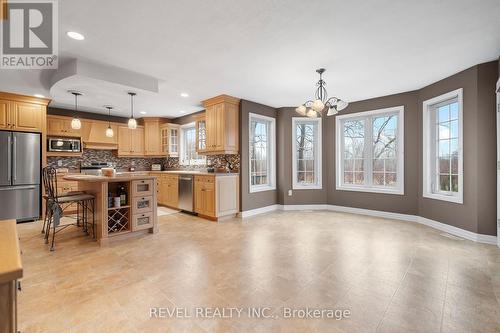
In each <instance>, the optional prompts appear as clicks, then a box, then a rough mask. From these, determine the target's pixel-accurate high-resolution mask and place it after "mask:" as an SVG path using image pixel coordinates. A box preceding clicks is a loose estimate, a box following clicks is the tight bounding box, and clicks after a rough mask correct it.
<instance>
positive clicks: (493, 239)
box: [240, 204, 497, 245]
mask: <svg viewBox="0 0 500 333" xmlns="http://www.w3.org/2000/svg"><path fill="white" fill-rule="evenodd" d="M275 210H285V211H292V210H295V211H296V210H330V211H334V212H342V213H350V214H359V215H368V216H374V217H382V218H386V219H393V220H400V221H407V222H415V223H419V224H423V225H426V226H428V227H431V228H434V229H437V230H441V231H444V232H446V233H449V234H451V235H454V236H458V237H461V238H464V239H468V240H471V241H474V242H478V243H485V244H492V245H497V236H490V235H483V234H477V233H475V232H471V231H468V230H464V229H460V228H457V227H454V226H451V225H449V224H446V223H441V222H437V221H434V220H431V219H428V218H425V217H422V216H417V215H409V214H399V213H391V212H383V211H379V210H371V209H363V208H354V207H346V206H335V205H328V204H317V205H271V206H267V207H262V208H257V209H252V210H247V211H244V212H241V213H240V216H241V217H242V218H246V217H250V216H254V215H258V214H263V213H269V212H272V211H275Z"/></svg>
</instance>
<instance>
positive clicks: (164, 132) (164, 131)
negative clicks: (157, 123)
mask: <svg viewBox="0 0 500 333" xmlns="http://www.w3.org/2000/svg"><path fill="white" fill-rule="evenodd" d="M179 128H180V126H179V125H177V124H170V123H169V124H163V125H161V151H162V155H164V156H165V155H167V156H170V157H178V156H179V140H180V138H179Z"/></svg>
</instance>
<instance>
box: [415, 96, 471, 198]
mask: <svg viewBox="0 0 500 333" xmlns="http://www.w3.org/2000/svg"><path fill="white" fill-rule="evenodd" d="M452 99H457V102H458V192H457V193H456V194H454V193H455V192H452V191H449V192H443V191H441V190H435V189H434V188H435V186H436V180H437V175H438V174H439V172H438V170H437V167H438V166H436V165H435V160H436V159H437V153H436V148H432V146H431V144H433V143H434V141H435V140H434V139H435V137H436V134H437V131H436V129H435V128H434V127H435V126H434V125H435V124H434V123H433V124H431V121H432V120H433V119H435V115H434V113H435V110H436V106H437V105H438V104H443V103H445V102H447V101H450V100H452ZM422 111H423V112H422V113H423V117H422V120H423V126H422V148H423V149H422V155H423V156H422V157H423V158H422V196H423V197H424V198H429V199H434V200H441V201H448V202H453V203H457V204H463V203H464V180H463V178H464V169H463V163H464V156H463V155H464V153H463V88H459V89H456V90H453V91H450V92H448V93H445V94H442V95H439V96H436V97H433V98H431V99H428V100H425V101H424V102H423V103H422ZM450 186H451V184H450Z"/></svg>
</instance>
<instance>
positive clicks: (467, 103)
mask: <svg viewBox="0 0 500 333" xmlns="http://www.w3.org/2000/svg"><path fill="white" fill-rule="evenodd" d="M459 88H463V131H464V138H463V154H464V169H463V170H464V202H463V204H456V203H451V202H445V201H440V200H433V199H428V198H423V197H422V196H421V195H422V170H420V172H419V212H420V214H419V215H420V216H422V217H426V218H429V219H432V220H435V221H439V222H442V223H446V224H450V225H453V226H455V227H458V228H462V229H466V230H469V231H472V232H477V198H478V192H477V186H476V182H477V178H476V175H477V158H478V153H477V141H476V139H477V131H478V123H477V66H474V67H471V68H469V69H467V70H465V71H462V72H460V73H458V74H455V75H453V76H450V77H448V78H446V79H443V80H441V81H438V82H436V83H434V84H431V85H430V86H427V87H425V88H423V89H421V90H420V91H419V100H418V106H419V108H420V112H419V120H418V127H419V131H418V139H419V150H418V155H419V157H420V158H419V166H420V168H421V164H422V157H421V156H422V143H421V142H422V103H423V101H425V100H428V99H430V98H433V97H436V96H439V95H442V94H444V93H447V92H449V91H453V90H456V89H459ZM493 142H494V141H493ZM492 144H494V143H492Z"/></svg>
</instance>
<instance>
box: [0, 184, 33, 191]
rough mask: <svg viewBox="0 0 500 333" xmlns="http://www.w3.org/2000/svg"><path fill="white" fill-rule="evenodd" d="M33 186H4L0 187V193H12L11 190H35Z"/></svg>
mask: <svg viewBox="0 0 500 333" xmlns="http://www.w3.org/2000/svg"><path fill="white" fill-rule="evenodd" d="M35 189H36V186H35V185H27V186H5V187H0V191H13V190H35Z"/></svg>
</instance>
